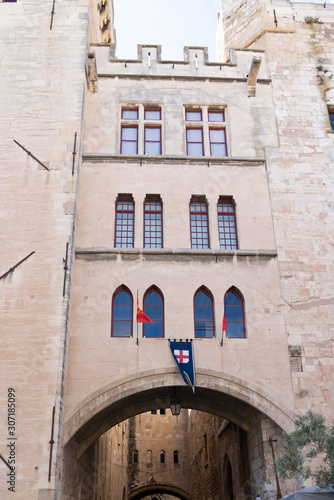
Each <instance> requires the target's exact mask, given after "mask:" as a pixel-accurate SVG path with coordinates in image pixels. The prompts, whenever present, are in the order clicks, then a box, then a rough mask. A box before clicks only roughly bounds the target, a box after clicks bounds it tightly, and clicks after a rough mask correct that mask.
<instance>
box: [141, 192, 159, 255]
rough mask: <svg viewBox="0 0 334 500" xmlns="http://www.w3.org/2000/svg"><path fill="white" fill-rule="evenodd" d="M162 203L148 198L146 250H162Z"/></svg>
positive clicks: (145, 222) (146, 201)
mask: <svg viewBox="0 0 334 500" xmlns="http://www.w3.org/2000/svg"><path fill="white" fill-rule="evenodd" d="M162 247H163V237H162V202H161V200H160V199H159V198H146V200H145V203H144V248H162Z"/></svg>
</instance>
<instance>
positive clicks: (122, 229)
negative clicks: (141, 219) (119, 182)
mask: <svg viewBox="0 0 334 500" xmlns="http://www.w3.org/2000/svg"><path fill="white" fill-rule="evenodd" d="M130 205H132V209H131V208H130ZM126 215H127V216H128V217H125V216H126ZM131 216H132V217H131ZM131 220H132V225H131V223H130V222H131ZM134 238H135V202H134V199H133V196H132V195H131V194H119V195H118V196H117V198H116V201H115V231H114V247H115V248H133V247H134ZM124 239H126V240H127V241H126V244H125V245H124V244H123V240H124Z"/></svg>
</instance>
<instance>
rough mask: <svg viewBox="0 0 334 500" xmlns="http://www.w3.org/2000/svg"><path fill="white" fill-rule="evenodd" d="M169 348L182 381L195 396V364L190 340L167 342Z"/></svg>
mask: <svg viewBox="0 0 334 500" xmlns="http://www.w3.org/2000/svg"><path fill="white" fill-rule="evenodd" d="M168 344H169V347H170V348H171V351H172V354H173V356H174V359H175V361H176V364H177V366H178V368H179V370H180V372H181V375H182V377H183V380H184V381H185V383H186V384H188V385H189V387H191V388H192V390H193V392H194V394H195V363H194V349H193V341H192V340H175V339H174V340H169V341H168Z"/></svg>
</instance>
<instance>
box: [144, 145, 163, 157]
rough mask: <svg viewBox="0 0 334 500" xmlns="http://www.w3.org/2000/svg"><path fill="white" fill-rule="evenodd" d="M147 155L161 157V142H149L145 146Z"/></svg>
mask: <svg viewBox="0 0 334 500" xmlns="http://www.w3.org/2000/svg"><path fill="white" fill-rule="evenodd" d="M145 154H146V155H155V156H157V155H160V154H161V149H160V142H147V143H146V144H145Z"/></svg>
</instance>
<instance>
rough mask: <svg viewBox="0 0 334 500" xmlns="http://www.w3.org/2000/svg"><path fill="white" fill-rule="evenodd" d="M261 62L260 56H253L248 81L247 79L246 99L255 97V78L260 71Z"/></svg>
mask: <svg viewBox="0 0 334 500" xmlns="http://www.w3.org/2000/svg"><path fill="white" fill-rule="evenodd" d="M261 61H262V57H261V56H254V57H253V59H252V64H251V67H250V70H249V75H248V79H247V87H248V97H255V94H256V82H257V76H258V74H259V70H260V66H261Z"/></svg>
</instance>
